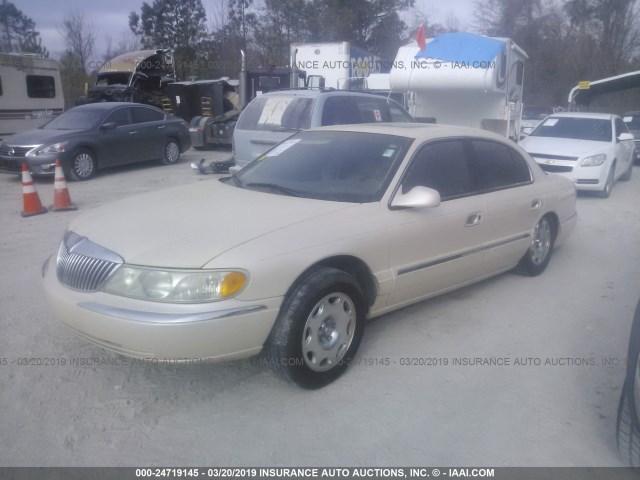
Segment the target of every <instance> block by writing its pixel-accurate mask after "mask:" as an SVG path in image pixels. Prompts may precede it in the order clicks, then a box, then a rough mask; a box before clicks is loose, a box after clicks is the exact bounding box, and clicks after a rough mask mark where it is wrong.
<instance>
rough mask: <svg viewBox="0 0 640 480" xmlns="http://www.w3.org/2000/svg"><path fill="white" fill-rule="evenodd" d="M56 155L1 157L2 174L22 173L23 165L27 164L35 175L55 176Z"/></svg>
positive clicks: (0, 170)
mask: <svg viewBox="0 0 640 480" xmlns="http://www.w3.org/2000/svg"><path fill="white" fill-rule="evenodd" d="M59 158H60V156H59V155H58V156H56V155H40V156H38V157H10V156H7V155H0V172H2V173H20V172H21V170H22V163H23V162H27V165H28V167H29V171H30V172H31V173H32V174H33V175H53V174H54V173H55V166H56V159H59Z"/></svg>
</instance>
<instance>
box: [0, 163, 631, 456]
mask: <svg viewBox="0 0 640 480" xmlns="http://www.w3.org/2000/svg"><path fill="white" fill-rule="evenodd" d="M228 155H229V152H228V151H214V152H205V155H201V152H193V151H191V152H189V153H188V154H187V155H185V156H184V161H183V162H182V163H180V164H178V165H174V166H169V167H163V166H159V165H156V164H149V165H141V166H133V167H127V168H121V169H117V170H112V171H108V172H105V173H103V174H101V175H99V177H98V178H96V179H94V180H92V181H89V182H84V183H71V184H70V191H71V197H72V199H73V201H74V202H75V203H76V204H77V205H78V207H79V210H78V211H76V212H58V213H55V212H50V213H48V214H46V215H40V216H36V217H31V218H21V217H20V215H19V211H20V210H21V207H22V194H21V184H20V182H19V181H18V180H17V179H16V178H15V176H7V175H3V176H0V219H1V225H2V235H1V237H0V242H1V248H0V264H1V265H2V269H1V271H0V292H1V293H0V299H1V303H2V313H1V314H0V332H1V333H2V335H1V336H0V406H1V407H0V408H1V414H0V432H2V434H1V435H0V465H1V466H141V465H145V466H146V465H162V466H171V465H175V466H177V465H180V466H189V465H197V466H205V465H207V466H213V465H227V466H231V465H245V466H248V465H313V466H360V465H374V466H387V465H438V466H447V465H448V466H464V465H478V466H479V465H487V466H621V465H622V463H621V461H620V460H619V459H618V457H617V454H616V452H615V417H616V409H617V402H618V399H619V395H620V387H621V383H622V379H623V365H624V362H625V354H626V347H627V342H628V334H629V329H630V324H631V316H632V313H633V309H634V307H635V304H636V302H637V300H638V297H639V296H640V248H638V239H639V238H640V208H638V207H639V205H640V167H636V168H635V170H636V171H635V173H634V176H633V178H632V179H631V181H630V182H627V183H619V184H617V185H616V187H615V189H614V191H613V194H612V197H611V198H609V199H607V200H600V199H598V198H595V197H593V196H586V195H581V196H580V198H579V199H578V209H579V217H580V218H579V223H578V226H577V228H576V231H575V232H574V234H573V236H572V237H571V238H570V239H569V240H568V242H567V243H566V244H565V245H564V246H562V247H561V248H559V249H558V250H557V251H556V252H555V255H554V258H553V259H552V261H551V264H550V266H549V268H548V270H547V271H546V272H545V273H544V274H543V275H542V276H540V277H536V278H526V277H521V276H518V275H515V274H511V273H509V274H504V275H501V276H499V277H497V278H494V279H492V280H489V281H486V282H484V283H481V284H478V285H476V286H472V287H469V288H465V289H463V290H460V291H457V292H454V293H451V294H448V295H445V296H443V297H440V298H437V299H434V300H431V301H426V302H423V303H420V304H418V305H415V306H412V307H409V308H406V309H404V310H401V311H399V312H396V313H393V314H390V315H386V316H384V317H382V318H379V319H377V320H375V321H373V322H371V323H370V324H369V325H367V331H366V332H365V337H364V340H363V343H362V346H361V348H360V353H359V356H358V360H357V362H359V364H357V365H355V366H354V367H353V368H352V369H351V370H350V371H349V372H348V373H347V374H346V375H345V376H344V377H342V378H341V379H340V380H339V381H337V382H335V383H334V384H332V385H330V386H329V387H327V388H325V389H323V390H321V391H315V392H308V391H303V390H300V389H298V388H296V387H294V386H291V385H288V384H286V383H285V382H283V381H282V380H280V379H279V378H278V377H276V376H275V375H274V374H272V373H271V372H270V371H269V370H268V369H267V368H265V367H264V366H262V365H259V364H258V362H257V361H256V360H246V361H239V362H234V363H228V364H224V365H217V366H172V365H168V366H167V365H164V366H162V365H150V364H146V365H143V364H136V363H133V362H131V361H128V360H127V359H124V358H123V357H116V356H114V355H111V354H109V353H106V352H104V351H102V350H101V349H100V348H98V347H94V346H93V345H91V344H88V343H87V342H86V341H84V340H82V339H79V338H76V337H75V336H73V335H72V334H71V333H69V332H68V331H67V330H65V329H64V328H63V327H62V326H61V325H59V324H58V323H57V322H56V321H54V320H53V318H52V317H51V315H50V314H49V312H48V310H47V306H46V304H45V301H44V297H43V293H42V288H41V285H40V276H41V275H40V269H41V266H42V264H43V262H44V260H45V258H47V257H48V256H49V255H50V254H51V253H53V252H54V251H56V249H57V247H58V244H59V242H60V239H61V237H62V235H63V232H64V230H65V228H66V225H67V223H68V222H69V221H70V220H71V219H72V218H74V217H75V216H76V215H80V214H83V213H85V212H87V211H88V210H90V209H91V208H93V207H95V206H97V205H100V204H103V203H106V202H109V201H111V200H113V199H116V198H121V197H125V196H129V195H134V194H136V193H139V192H145V191H149V190H157V189H162V188H165V187H169V186H172V185H176V184H182V183H189V182H194V183H195V182H200V181H215V176H207V177H203V176H198V175H195V174H194V173H192V172H191V170H190V169H189V166H188V162H189V161H191V160H195V159H198V158H201V157H202V156H207V157H209V158H212V157H216V158H225V157H227V156H228ZM36 187H37V189H38V192H39V194H40V197H41V199H42V201H43V203H45V204H46V205H48V204H49V203H50V202H51V199H52V197H53V193H52V192H53V186H52V181H51V180H47V181H44V180H43V181H37V182H36ZM200 207H201V206H200ZM220 208H228V206H225V205H209V206H206V209H205V210H204V211H205V212H206V213H205V214H204V215H203V218H202V221H215V218H216V210H217V209H220ZM239 221H251V219H250V218H246V219H239ZM114 228H117V226H114ZM123 234H126V232H123ZM30 357H36V358H39V359H49V360H46V362H48V363H50V364H52V365H34V366H27V365H24V363H25V362H24V360H22V359H24V358H30ZM488 358H492V359H494V362H496V361H497V362H500V363H501V365H493V366H488V365H483V364H482V363H483V362H484V361H485V360H486V359H488ZM114 359H120V360H119V361H118V362H114ZM44 361H45V360H43V362H44ZM63 363H64V365H63ZM104 363H110V364H108V365H105V364H104ZM114 363H116V364H114Z"/></svg>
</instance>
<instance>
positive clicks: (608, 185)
mask: <svg viewBox="0 0 640 480" xmlns="http://www.w3.org/2000/svg"><path fill="white" fill-rule="evenodd" d="M615 168H616V165H615V163H614V164H613V165H612V166H611V168H610V169H609V174H608V175H607V181H606V182H605V184H604V188H603V189H602V190H601V191H600V192H598V196H599V197H600V198H609V195H611V191H612V190H613V171H614V170H615Z"/></svg>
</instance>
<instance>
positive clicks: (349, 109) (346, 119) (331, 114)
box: [322, 95, 373, 125]
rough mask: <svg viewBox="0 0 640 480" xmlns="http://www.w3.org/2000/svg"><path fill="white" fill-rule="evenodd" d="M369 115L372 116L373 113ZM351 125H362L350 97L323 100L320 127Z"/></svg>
mask: <svg viewBox="0 0 640 480" xmlns="http://www.w3.org/2000/svg"><path fill="white" fill-rule="evenodd" d="M371 113H372V115H373V112H371ZM371 121H373V120H371ZM352 123H363V120H362V116H361V114H360V109H359V108H358V106H357V105H356V104H355V102H354V101H353V98H352V97H347V96H343V95H340V96H335V97H328V98H326V99H325V101H324V109H323V110H322V125H348V124H352Z"/></svg>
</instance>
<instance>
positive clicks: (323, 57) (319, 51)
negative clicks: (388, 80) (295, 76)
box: [291, 42, 389, 90]
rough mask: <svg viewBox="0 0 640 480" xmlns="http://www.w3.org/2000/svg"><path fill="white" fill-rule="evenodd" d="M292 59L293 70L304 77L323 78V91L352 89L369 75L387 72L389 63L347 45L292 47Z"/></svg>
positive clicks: (306, 44)
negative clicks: (302, 72)
mask: <svg viewBox="0 0 640 480" xmlns="http://www.w3.org/2000/svg"><path fill="white" fill-rule="evenodd" d="M291 58H292V59H294V62H295V68H297V69H298V70H304V71H305V73H306V75H307V77H324V86H325V88H336V89H338V90H349V89H353V87H354V86H353V85H351V84H352V83H353V82H354V81H355V82H358V81H359V83H360V84H361V83H362V79H364V78H365V77H367V76H369V74H371V73H380V72H384V71H387V72H388V71H389V62H388V61H385V60H384V59H382V58H381V57H379V56H377V55H375V54H373V53H371V52H367V51H366V50H363V49H361V48H358V47H356V46H354V45H352V44H351V43H349V42H332V43H293V44H291Z"/></svg>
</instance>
